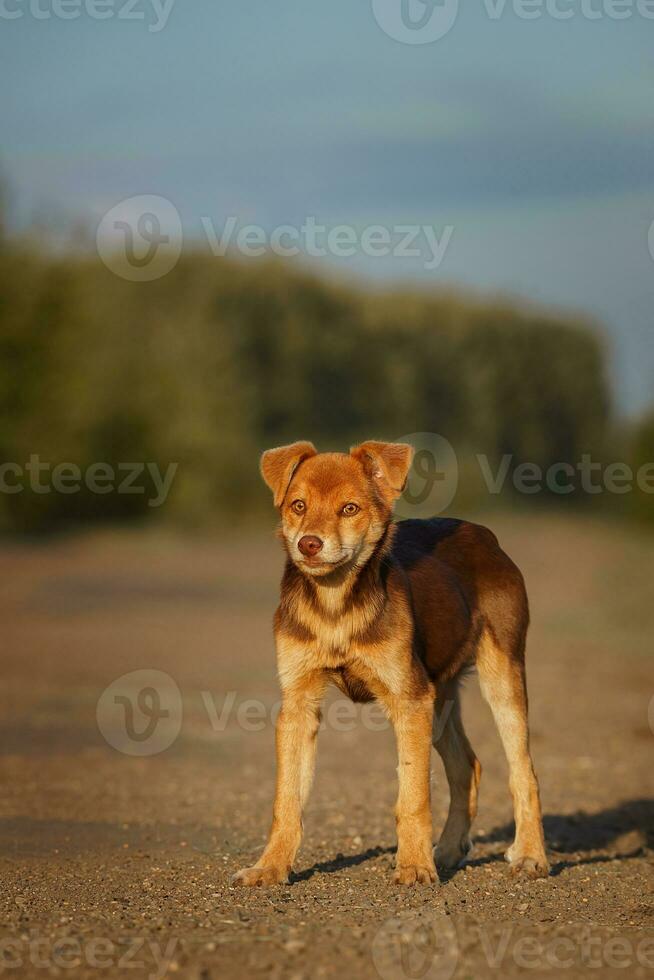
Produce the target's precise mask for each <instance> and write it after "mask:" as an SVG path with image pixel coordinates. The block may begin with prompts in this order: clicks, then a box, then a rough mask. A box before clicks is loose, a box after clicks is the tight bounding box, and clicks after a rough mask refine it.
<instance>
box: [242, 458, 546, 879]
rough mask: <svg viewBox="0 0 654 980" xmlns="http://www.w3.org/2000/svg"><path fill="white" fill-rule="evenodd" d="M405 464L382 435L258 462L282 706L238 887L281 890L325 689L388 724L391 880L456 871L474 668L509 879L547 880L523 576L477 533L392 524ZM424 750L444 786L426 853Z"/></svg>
mask: <svg viewBox="0 0 654 980" xmlns="http://www.w3.org/2000/svg"><path fill="white" fill-rule="evenodd" d="M412 458H413V449H412V447H411V446H408V445H404V444H401V443H385V442H364V443H362V444H361V445H358V446H355V447H354V448H352V449H351V450H350V452H349V454H347V453H318V452H317V451H316V449H315V447H314V446H313V444H312V443H310V442H296V443H293V444H292V445H290V446H282V447H280V448H278V449H270V450H268V451H267V452H264V453H263V455H262V457H261V473H262V476H263V479H264V481H265V482H266V483H267V485H268V486H269V488H270V489H271V490H272V493H273V498H274V503H275V506H276V507H278V508H279V512H280V517H281V524H280V531H279V533H280V537H281V540H282V542H283V544H284V547H285V549H286V553H287V561H286V566H285V570H284V574H283V578H282V583H281V600H280V604H279V607H278V609H277V612H276V614H275V618H274V633H275V642H276V651H277V665H278V674H279V681H280V686H281V691H282V707H281V710H280V713H279V716H278V720H277V725H276V755H277V779H276V790H275V802H274V807H273V821H272V829H271V832H270V837H269V840H268V843H267V845H266V848H265V850H264V851H263V854H262V855H261V857H260V859H259V861H258V862H257V863H256V864H255V865H254V867H251V868H245V869H244V870H242V871H239V872H238V874H237V875H235V878H234V880H235V883H237V884H243V885H273V884H278V883H283V882H288V878H289V874H290V873H291V871H292V868H293V861H294V859H295V856H296V853H297V850H298V847H299V845H300V840H301V834H302V810H303V806H304V804H305V802H306V799H307V796H308V793H309V789H310V786H311V782H312V778H313V769H314V761H315V751H316V736H317V733H318V727H319V724H320V702H321V699H322V697H323V694H324V691H325V688H326V687H327V685H328V684H329V682H333V683H334V684H335V685H336V686H337V687H338V688H339V689H340V690H341V691H342V692H344V693H345V694H347V695H348V696H349V697H350V698H352V699H353V700H354V701H370V700H372V699H377V700H378V701H379V702H380V703H381V705H382V706H383V708H384V710H385V712H386V714H387V715H388V717H389V718H390V720H391V722H392V724H393V726H394V730H395V736H396V741H397V751H398V758H399V765H398V778H399V793H398V799H397V806H396V825H397V855H396V860H395V870H394V879H395V881H396V882H397V883H399V884H404V885H414V884H429V883H430V882H434V881H436V865H437V866H438V867H439V868H441V869H451V868H455V867H457V866H458V865H459V864H461V862H462V861H463V860H464V858H465V856H466V854H467V853H468V851H469V849H470V847H471V842H470V827H471V824H472V821H473V819H474V817H475V814H476V809H477V791H478V787H479V779H480V776H481V767H480V765H479V761H478V760H477V757H476V756H475V753H474V752H473V750H472V748H471V746H470V743H469V741H468V739H467V737H466V734H465V731H464V729H463V724H462V721H461V712H460V706H459V684H460V680H461V678H462V677H463V675H464V674H465V673H466V672H467V671H469V670H470V669H471V668H473V667H476V670H477V673H478V676H479V681H480V685H481V690H482V693H483V695H484V697H485V699H486V701H487V702H488V704H489V705H490V708H491V710H492V713H493V716H494V719H495V723H496V725H497V728H498V730H499V734H500V737H501V740H502V743H503V746H504V750H505V752H506V756H507V759H508V763H509V771H510V789H511V794H512V798H513V806H514V814H515V839H514V841H513V843H512V844H511V846H510V847H509V849H508V851H507V853H506V858H507V860H508V862H509V864H510V865H511V868H512V870H513V871H514V872H516V873H518V872H522V873H524V874H527V875H530V876H534V877H540V876H545V875H547V874H548V862H547V857H546V853H545V842H544V838H543V825H542V817H541V806H540V797H539V789H538V782H537V779H536V775H535V772H534V767H533V763H532V759H531V755H530V751H529V731H528V724H527V689H526V683H525V640H526V635H527V626H528V622H529V609H528V602H527V593H526V590H525V585H524V581H523V578H522V575H521V573H520V571H519V570H518V568H517V566H516V565H514V563H513V562H512V561H511V559H510V558H509V557H508V556H507V555H506V554H505V553H504V552H503V551H502V549H501V548H500V546H499V544H498V542H497V538H496V537H495V535H494V534H493V533H492V532H491V531H489V530H488V529H487V528H485V527H482V526H480V525H477V524H473V523H470V522H468V521H462V520H456V519H453V518H431V519H428V520H405V521H399V522H397V523H394V522H393V519H392V510H393V504H394V501H395V500H396V499H397V498H398V497H399V496H400V494H401V493H402V491H403V489H404V486H405V483H406V479H407V476H408V472H409V469H410V466H411V462H412ZM432 742H433V744H434V746H435V748H436V750H437V751H438V753H439V754H440V756H441V758H442V760H443V763H444V767H445V772H446V774H447V779H448V783H449V788H450V806H449V813H448V816H447V821H446V823H445V827H444V830H443V833H442V835H441V838H440V841H439V843H438V845H437V847H436V848H435V851H434V852H433V853H432V814H431V799H430V756H431V746H432Z"/></svg>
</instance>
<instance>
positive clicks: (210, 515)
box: [0, 237, 654, 530]
mask: <svg viewBox="0 0 654 980" xmlns="http://www.w3.org/2000/svg"><path fill="white" fill-rule="evenodd" d="M0 352H1V356H0V457H1V460H2V461H14V462H17V463H19V464H21V465H22V464H24V463H25V462H26V461H27V460H28V459H29V457H30V455H31V454H39V456H40V457H41V459H42V460H45V461H47V462H48V463H50V464H51V465H54V464H56V463H59V462H63V461H65V462H74V463H76V464H78V465H79V466H80V467H81V468H82V469H84V468H86V467H88V466H90V465H91V464H93V463H95V462H98V461H102V462H107V463H109V464H112V465H114V466H117V465H118V464H119V463H120V462H137V461H141V462H145V461H152V462H153V463H157V464H158V465H159V466H160V467H161V469H162V470H165V469H166V467H167V466H168V465H169V463H171V462H176V463H178V464H179V466H178V471H177V475H176V478H175V480H174V484H173V488H172V492H171V494H170V497H169V499H168V500H167V502H166V505H165V506H164V507H162V508H161V509H160V510H152V509H149V508H148V505H147V497H146V496H144V495H138V494H118V493H110V494H107V495H98V494H94V493H90V492H88V491H85V490H82V491H81V492H79V493H74V494H73V493H71V494H62V493H50V494H39V493H35V492H33V491H31V490H29V488H26V489H25V490H24V491H23V492H21V493H14V494H6V493H0V527H4V528H5V529H17V530H44V529H49V528H52V527H57V526H61V524H62V523H63V524H68V523H71V522H77V521H100V520H102V521H106V520H111V519H118V520H125V519H128V518H141V517H144V516H148V517H155V516H156V517H158V518H161V517H163V518H164V519H170V520H175V521H180V522H192V523H196V524H204V523H206V522H208V521H211V520H214V519H219V518H220V517H221V515H224V516H228V517H229V520H230V521H231V520H234V519H243V518H246V517H247V516H248V515H251V514H252V513H253V512H254V511H255V510H257V509H258V508H259V507H260V506H262V504H264V503H265V505H266V506H269V501H268V495H267V492H266V491H265V488H263V487H262V486H261V483H260V479H259V476H258V466H257V464H258V453H259V451H260V450H261V449H263V448H265V447H267V446H271V445H275V444H280V443H283V442H287V441H293V440H295V439H305V438H308V439H313V440H314V441H315V442H316V444H317V445H318V446H319V448H339V449H346V448H347V447H348V446H349V445H350V444H351V442H352V441H355V440H358V439H364V438H388V439H393V438H398V437H400V436H402V435H406V434H408V433H412V432H419V431H432V432H438V433H440V434H442V435H444V436H445V437H446V438H447V439H448V440H449V441H450V442H451V443H452V444H453V445H454V447H455V448H456V450H457V453H458V452H461V453H463V454H465V453H470V454H474V453H486V454H488V456H489V458H490V459H491V461H498V460H500V459H501V457H502V455H503V454H506V453H509V454H512V455H513V458H514V461H515V463H516V464H517V463H519V462H521V461H531V462H535V463H537V464H539V465H540V466H542V467H543V468H547V467H548V466H549V465H550V464H551V463H555V462H559V461H570V462H571V463H572V464H576V462H577V460H578V459H579V458H580V456H581V454H582V453H592V454H593V456H594V457H595V458H597V459H602V458H604V457H605V456H606V454H607V453H610V451H611V449H612V448H614V447H612V444H611V440H612V438H613V436H612V433H613V431H614V430H613V419H612V413H611V399H610V394H609V384H608V380H607V368H606V360H605V352H604V349H603V344H602V341H601V338H600V334H599V332H598V331H596V330H594V329H592V327H591V325H589V324H586V323H583V322H576V321H575V320H572V319H569V318H568V319H566V318H564V317H559V316H555V315H547V314H544V313H543V312H542V311H540V310H536V309H530V308H528V307H518V306H514V305H511V304H509V303H505V302H501V301H497V302H490V301H483V302H482V301H474V300H471V299H468V298H465V297H464V296H461V295H457V294H455V293H447V292H442V293H436V294H434V293H429V292H421V291H418V290H413V291H410V290H396V291H393V292H383V293H382V292H376V291H373V290H370V289H368V290H366V289H364V288H354V287H351V286H345V285H343V284H342V283H336V282H331V281H329V280H327V279H319V278H317V277H315V276H314V275H312V274H310V273H308V272H306V271H302V270H300V269H298V267H297V266H294V265H285V264H282V263H280V262H278V261H273V260H261V261H257V262H252V261H250V262H245V261H234V260H231V259H216V258H214V257H212V256H210V255H208V254H205V253H204V252H200V251H198V252H195V253H193V252H190V253H189V252H186V253H185V255H184V256H183V257H182V258H181V259H180V261H179V263H178V264H177V266H176V267H175V269H174V270H173V271H172V272H170V273H169V274H168V275H166V276H164V277H163V278H161V279H159V280H156V281H154V282H150V283H131V282H127V281H124V280H122V279H120V278H118V277H117V276H115V275H113V274H112V273H111V272H110V271H109V270H108V269H106V268H105V267H104V265H103V264H102V263H101V262H100V260H99V259H98V258H96V257H95V256H89V255H80V254H78V255H73V254H66V255H58V256H57V255H51V254H44V253H43V252H39V251H36V250H34V249H33V248H29V247H27V246H26V245H24V244H23V245H19V244H17V243H15V242H11V243H10V242H9V241H8V240H7V238H6V237H5V239H4V240H0ZM653 436H654V423H653V422H652V420H650V421H649V422H648V423H647V425H644V426H643V428H642V431H641V432H640V433H639V434H638V435H637V436H636V435H634V434H633V433H631V434H630V435H629V439H630V440H631V442H630V444H631V445H632V446H633V452H634V456H635V457H637V458H639V459H641V458H642V459H643V460H644V459H652V458H654V445H653ZM622 448H623V455H622V457H620V458H624V446H623V447H622ZM613 458H616V457H613ZM466 493H467V495H468V496H467V498H466V499H468V498H470V497H471V495H472V498H473V503H474V502H475V501H474V497H475V495H476V494H477V495H478V498H479V503H484V501H483V499H482V497H483V487H481V486H476V485H473V484H472V483H470V484H469V485H468V486H467V489H466ZM543 496H546V495H538V498H537V499H538V500H541V499H542V498H543ZM651 499H652V498H651V497H649V498H647V499H645V498H644V496H643V499H642V500H640V501H639V502H638V503H637V505H636V504H635V505H634V507H635V509H636V510H638V511H639V512H642V513H643V514H649V513H650V510H649V509H648V508H650V509H651ZM565 500H566V501H567V502H568V503H569V502H570V497H566V498H565ZM580 503H581V500H580ZM455 507H456V502H455Z"/></svg>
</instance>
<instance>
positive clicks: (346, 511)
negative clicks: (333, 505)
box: [341, 504, 361, 517]
mask: <svg viewBox="0 0 654 980" xmlns="http://www.w3.org/2000/svg"><path fill="white" fill-rule="evenodd" d="M360 510H361V508H360V507H359V505H358V504H346V505H345V507H344V508H343V510H342V511H341V513H342V514H343V516H344V517H354V515H355V514H358V513H359V511H360Z"/></svg>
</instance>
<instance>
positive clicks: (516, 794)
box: [477, 630, 549, 877]
mask: <svg viewBox="0 0 654 980" xmlns="http://www.w3.org/2000/svg"><path fill="white" fill-rule="evenodd" d="M524 639H525V638H524V635H522V636H521V637H520V638H519V640H516V641H515V645H516V646H517V647H518V648H517V649H515V650H514V651H511V650H505V649H503V648H502V646H500V644H499V642H498V641H497V640H496V639H495V638H494V636H493V635H492V634H491V632H490V631H489V630H486V631H485V632H484V634H483V636H482V639H481V642H480V645H479V650H478V653H477V670H478V673H479V683H480V686H481V691H482V694H483V696H484V698H485V699H486V701H487V702H488V704H489V705H490V708H491V711H492V712H493V717H494V719H495V724H496V725H497V728H498V731H499V733H500V738H501V739H502V744H503V745H504V751H505V752H506V757H507V760H508V763H509V785H510V788H511V795H512V797H513V809H514V814H515V840H514V842H513V844H511V846H510V848H509V849H508V851H507V853H506V858H507V861H509V863H510V864H511V869H512V870H513V871H516V872H517V871H525V872H527V873H528V874H531V875H533V876H535V877H540V876H544V875H547V873H548V870H549V865H548V862H547V857H546V854H545V841H544V838H543V822H542V816H541V807H540V795H539V792H538V782H537V780H536V774H535V772H534V766H533V763H532V760H531V753H530V751H529V728H528V724H527V685H526V681H525V665H524ZM509 642H510V641H507V645H509Z"/></svg>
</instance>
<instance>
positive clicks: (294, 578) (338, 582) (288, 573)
mask: <svg viewBox="0 0 654 980" xmlns="http://www.w3.org/2000/svg"><path fill="white" fill-rule="evenodd" d="M394 533H395V525H394V524H393V523H392V522H389V523H388V524H387V525H386V526H385V528H384V531H383V533H382V535H381V537H380V538H379V540H378V541H377V543H376V544H375V546H374V548H373V550H372V552H371V554H370V556H369V557H368V558H367V559H365V560H364V561H361V559H360V558H359V560H358V561H354V562H352V563H351V564H348V565H344V566H343V567H342V568H337V569H335V571H333V572H330V573H329V574H328V575H320V576H319V575H309V574H307V573H306V572H304V571H302V570H301V569H300V568H298V566H297V565H296V564H295V563H294V562H293V561H292V560H291V558H290V557H289V558H287V561H286V569H285V571H284V584H285V585H286V586H290V588H287V590H283V591H286V592H287V595H290V596H293V595H294V594H295V595H298V596H299V595H301V596H302V598H303V599H305V600H308V601H309V602H310V603H311V604H312V605H314V606H315V605H317V606H318V607H319V608H320V609H321V610H322V611H323V612H324V613H326V614H327V615H328V616H329V617H330V618H332V617H336V616H338V615H340V614H342V613H343V612H345V611H346V610H347V609H348V608H351V607H352V605H353V604H356V602H357V597H358V595H361V596H362V597H363V596H364V595H365V596H366V599H367V601H368V602H370V600H371V599H372V596H371V593H373V594H376V597H377V599H378V601H381V600H383V597H385V593H386V589H385V580H386V572H387V571H388V568H389V552H390V550H391V546H392V542H393V536H394ZM296 590H297V591H296Z"/></svg>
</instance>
